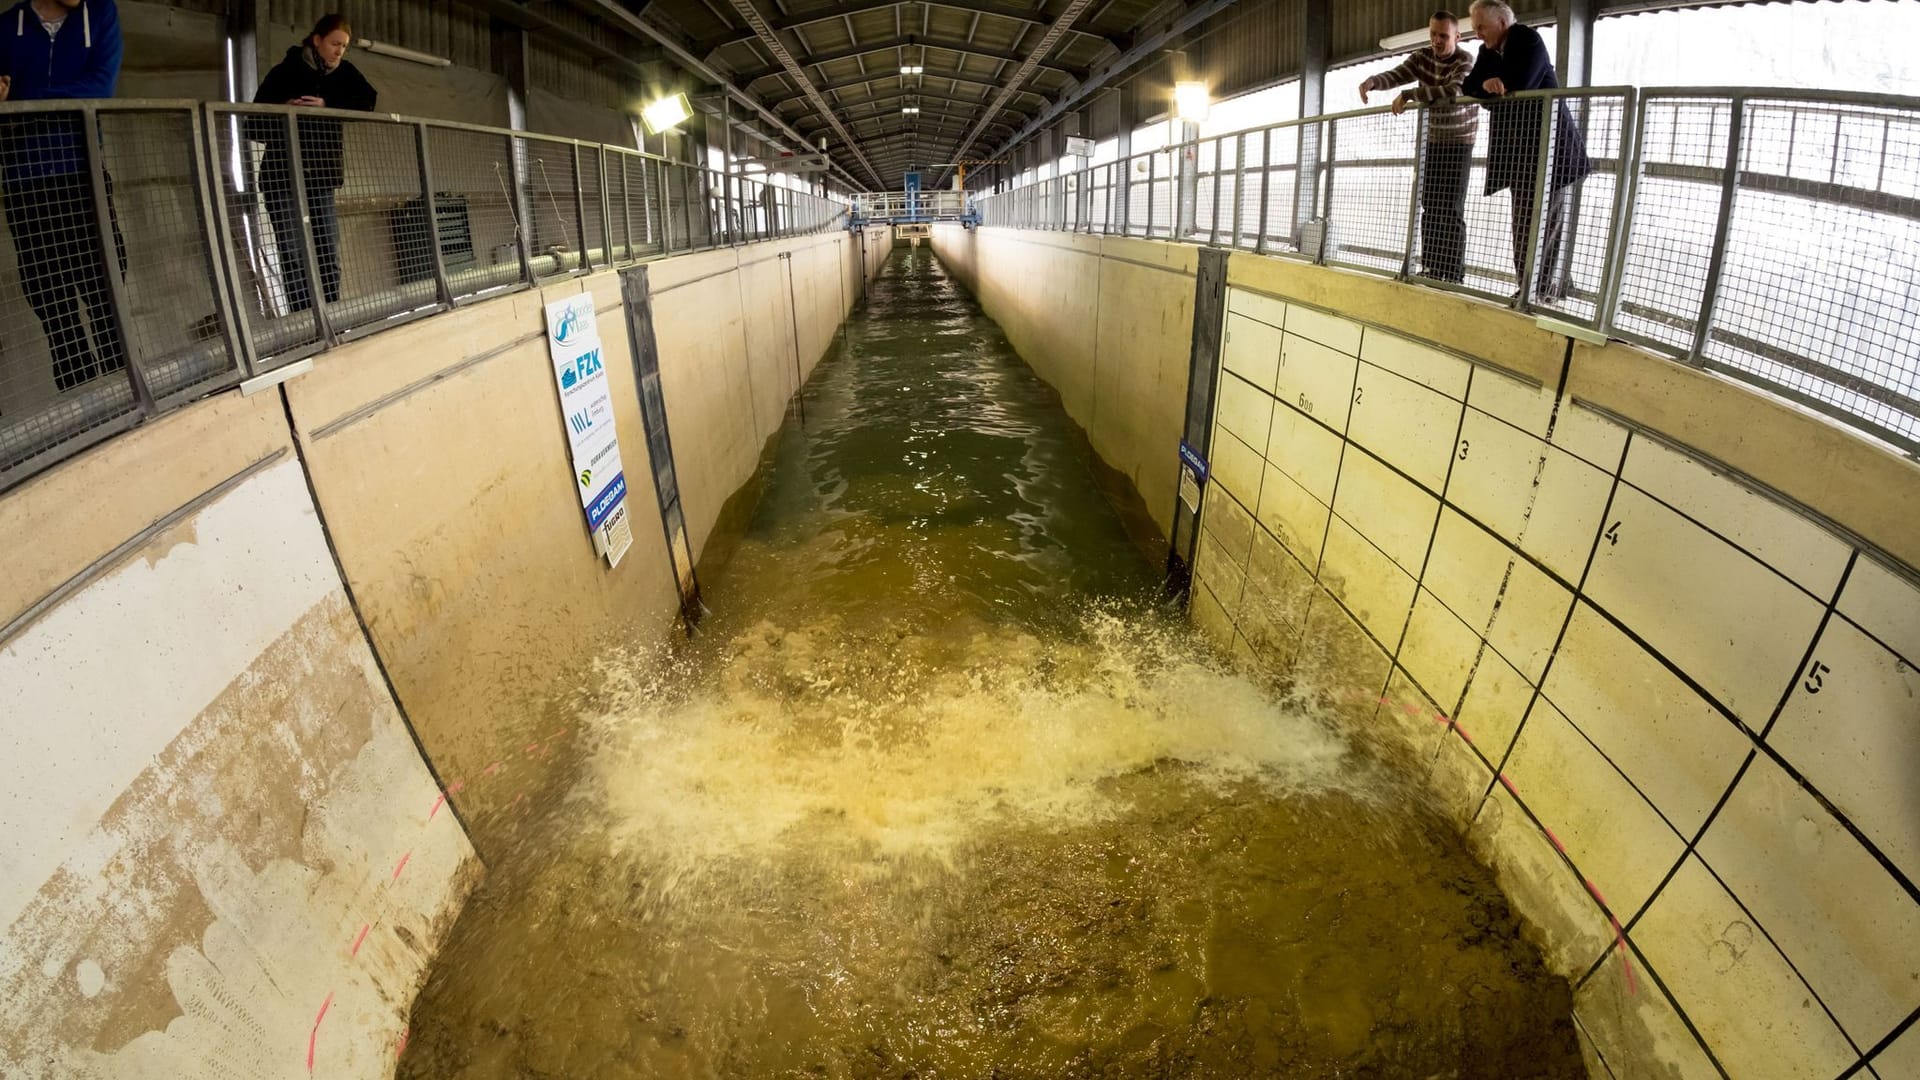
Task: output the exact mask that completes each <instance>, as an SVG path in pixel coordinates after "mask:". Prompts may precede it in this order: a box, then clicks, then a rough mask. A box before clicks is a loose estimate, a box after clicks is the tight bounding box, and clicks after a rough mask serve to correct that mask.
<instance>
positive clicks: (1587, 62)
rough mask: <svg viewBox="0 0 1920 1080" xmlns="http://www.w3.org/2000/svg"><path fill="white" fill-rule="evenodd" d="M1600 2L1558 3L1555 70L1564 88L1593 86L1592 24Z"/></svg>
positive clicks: (1557, 0) (1559, 0)
mask: <svg viewBox="0 0 1920 1080" xmlns="http://www.w3.org/2000/svg"><path fill="white" fill-rule="evenodd" d="M1599 6H1600V4H1599V0H1555V3H1554V5H1553V10H1554V15H1553V18H1554V26H1555V31H1556V32H1555V39H1556V40H1555V44H1554V58H1553V66H1554V70H1555V71H1557V72H1559V74H1560V85H1561V86H1592V85H1593V23H1594V19H1595V17H1596V15H1597V9H1598V8H1599Z"/></svg>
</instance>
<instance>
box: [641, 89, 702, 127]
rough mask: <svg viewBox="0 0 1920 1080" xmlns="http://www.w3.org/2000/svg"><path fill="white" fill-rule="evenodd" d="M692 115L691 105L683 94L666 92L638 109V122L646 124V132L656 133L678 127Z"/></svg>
mask: <svg viewBox="0 0 1920 1080" xmlns="http://www.w3.org/2000/svg"><path fill="white" fill-rule="evenodd" d="M692 117H693V105H692V103H690V102H689V101H687V95H685V94H668V95H667V96H666V97H663V98H660V99H659V100H657V101H654V102H651V103H650V104H648V105H647V107H646V108H644V109H641V110H640V122H641V123H643V124H645V125H646V126H647V134H649V135H658V134H660V133H661V132H663V131H666V130H668V129H669V128H674V127H678V126H679V125H681V124H684V123H686V122H687V121H688V120H689V119H691V118H692Z"/></svg>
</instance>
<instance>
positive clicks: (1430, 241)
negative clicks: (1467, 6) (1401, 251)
mask: <svg viewBox="0 0 1920 1080" xmlns="http://www.w3.org/2000/svg"><path fill="white" fill-rule="evenodd" d="M1427 41H1428V43H1429V44H1428V45H1427V47H1426V48H1424V49H1421V50H1419V51H1418V52H1415V53H1414V54H1413V55H1412V56H1409V57H1407V58H1406V60H1404V61H1402V62H1401V64H1400V66H1399V67H1396V68H1394V69H1393V70H1392V71H1383V72H1381V73H1380V74H1378V75H1375V76H1374V77H1372V78H1371V79H1368V80H1367V81H1365V82H1363V83H1361V84H1360V100H1361V101H1362V102H1365V101H1366V100H1367V94H1368V93H1370V92H1372V91H1374V90H1391V89H1393V88H1394V87H1396V86H1404V85H1406V84H1407V83H1415V84H1416V85H1415V86H1414V88H1413V89H1411V90H1403V91H1401V92H1400V94H1399V96H1397V97H1395V98H1394V99H1393V111H1394V112H1396V113H1398V112H1403V111H1405V110H1406V107H1407V106H1408V105H1409V104H1412V103H1413V102H1421V103H1432V102H1438V101H1447V100H1449V99H1458V98H1459V97H1460V86H1461V83H1463V82H1465V81H1466V78H1467V75H1468V73H1469V72H1471V71H1472V70H1473V61H1474V58H1473V57H1471V56H1468V55H1467V50H1465V49H1463V48H1461V47H1460V20H1458V19H1456V18H1454V17H1453V13H1452V12H1450V11H1436V12H1434V13H1433V17H1432V18H1430V19H1428V20H1427ZM1479 127H1480V110H1479V106H1477V105H1472V104H1459V105H1434V104H1429V107H1428V109H1427V145H1426V146H1425V147H1423V148H1422V149H1421V153H1420V165H1419V176H1420V266H1421V273H1422V275H1424V276H1425V277H1426V278H1428V279H1429V280H1432V281H1439V282H1446V283H1449V284H1458V283H1460V282H1461V281H1463V280H1465V276H1466V254H1467V217H1466V204H1467V174H1468V173H1470V172H1472V171H1473V137H1474V134H1475V133H1476V132H1477V131H1478V130H1479Z"/></svg>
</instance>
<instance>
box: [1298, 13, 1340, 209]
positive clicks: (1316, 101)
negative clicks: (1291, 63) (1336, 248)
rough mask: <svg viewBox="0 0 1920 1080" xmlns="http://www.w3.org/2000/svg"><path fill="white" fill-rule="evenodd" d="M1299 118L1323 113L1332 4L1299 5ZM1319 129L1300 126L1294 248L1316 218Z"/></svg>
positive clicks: (1317, 126)
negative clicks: (1309, 223)
mask: <svg viewBox="0 0 1920 1080" xmlns="http://www.w3.org/2000/svg"><path fill="white" fill-rule="evenodd" d="M1300 28H1301V32H1300V116H1301V118H1302V119H1305V118H1306V117H1310V116H1319V115H1321V114H1323V113H1324V112H1326V101H1327V54H1328V52H1329V51H1330V50H1331V49H1332V47H1333V0H1304V2H1303V3H1302V4H1301V5H1300ZM1321 127H1322V125H1319V124H1301V125H1300V155H1299V157H1298V158H1297V159H1296V160H1297V161H1298V162H1299V172H1298V174H1297V177H1296V180H1295V183H1294V189H1293V229H1292V233H1293V238H1294V242H1295V243H1296V244H1297V243H1298V242H1299V240H1300V237H1301V235H1302V233H1303V232H1304V230H1305V228H1306V225H1307V223H1308V222H1310V221H1312V220H1313V219H1314V218H1315V217H1316V216H1317V214H1316V209H1317V207H1318V204H1319V195H1320V132H1321Z"/></svg>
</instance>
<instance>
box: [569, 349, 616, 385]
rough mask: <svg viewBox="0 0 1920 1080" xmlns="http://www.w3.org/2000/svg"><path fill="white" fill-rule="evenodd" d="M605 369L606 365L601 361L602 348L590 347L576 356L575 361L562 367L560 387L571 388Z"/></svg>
mask: <svg viewBox="0 0 1920 1080" xmlns="http://www.w3.org/2000/svg"><path fill="white" fill-rule="evenodd" d="M603 370H605V365H603V364H602V363H601V362H600V350H599V349H589V350H587V351H586V352H583V353H581V354H580V355H579V356H576V357H574V359H573V363H571V364H568V365H567V366H565V367H563V368H561V369H560V389H562V390H571V389H573V388H574V387H576V386H579V385H580V384H581V383H583V382H586V381H587V380H588V379H589V378H592V377H593V376H595V375H598V374H600V372H601V371H603Z"/></svg>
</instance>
